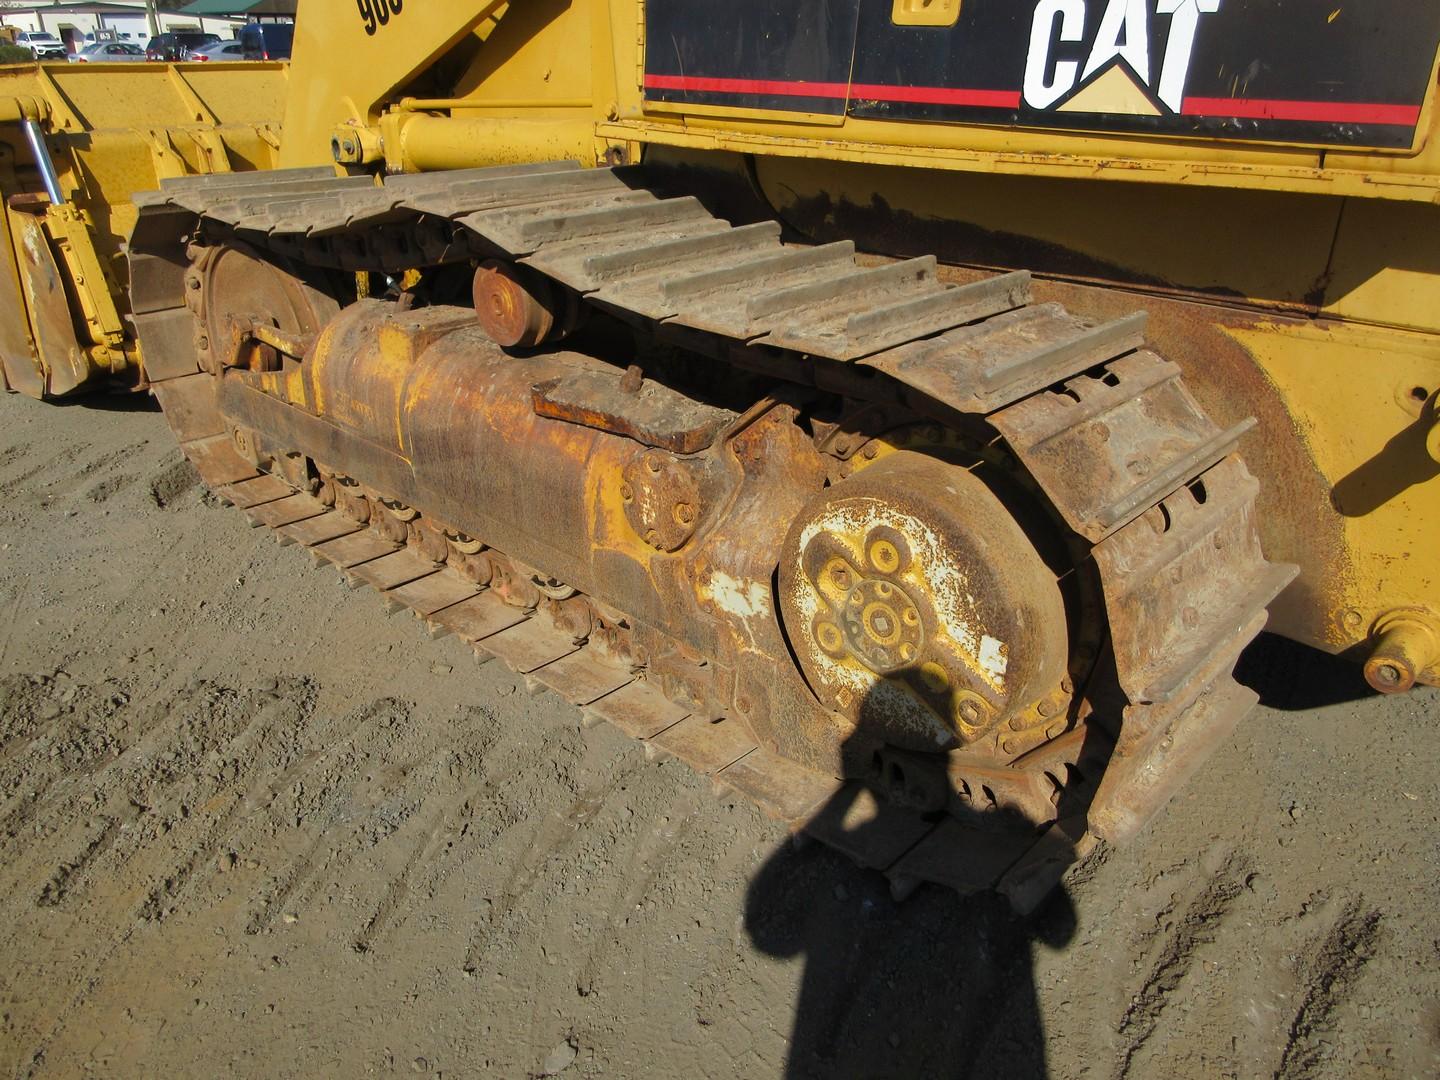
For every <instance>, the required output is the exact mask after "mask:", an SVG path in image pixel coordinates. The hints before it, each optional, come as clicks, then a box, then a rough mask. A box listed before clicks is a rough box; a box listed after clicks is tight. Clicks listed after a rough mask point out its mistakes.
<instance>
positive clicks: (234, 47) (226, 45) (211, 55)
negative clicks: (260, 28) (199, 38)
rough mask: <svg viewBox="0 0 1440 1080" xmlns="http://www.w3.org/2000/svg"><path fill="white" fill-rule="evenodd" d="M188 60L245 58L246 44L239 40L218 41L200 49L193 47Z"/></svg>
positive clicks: (187, 57)
mask: <svg viewBox="0 0 1440 1080" xmlns="http://www.w3.org/2000/svg"><path fill="white" fill-rule="evenodd" d="M185 59H186V60H198V61H202V62H203V61H207V60H244V59H245V46H244V45H242V44H240V42H239V41H236V40H233V39H232V40H230V41H217V42H215V43H214V44H213V45H206V46H204V47H203V48H200V49H191V50H190V54H189V55H188V56H186V57H185Z"/></svg>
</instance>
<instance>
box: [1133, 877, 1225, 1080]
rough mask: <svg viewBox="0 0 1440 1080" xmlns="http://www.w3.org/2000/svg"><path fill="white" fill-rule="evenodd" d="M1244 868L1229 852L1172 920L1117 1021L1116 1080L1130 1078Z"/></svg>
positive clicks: (1213, 935)
mask: <svg viewBox="0 0 1440 1080" xmlns="http://www.w3.org/2000/svg"><path fill="white" fill-rule="evenodd" d="M1248 869H1249V863H1248V860H1247V859H1246V858H1245V857H1244V856H1242V855H1240V854H1238V853H1236V852H1230V853H1229V854H1228V855H1226V856H1225V858H1224V860H1223V862H1221V863H1220V865H1219V866H1218V867H1217V868H1216V869H1215V870H1214V871H1213V872H1212V873H1209V874H1208V875H1206V877H1205V879H1204V885H1203V887H1201V889H1200V891H1199V892H1198V894H1196V895H1195V896H1194V897H1193V898H1192V899H1191V900H1190V902H1189V904H1188V905H1186V907H1185V911H1184V914H1183V915H1180V916H1178V917H1176V918H1174V919H1173V924H1172V926H1171V929H1170V931H1169V934H1168V938H1167V940H1166V942H1165V946H1164V948H1163V949H1162V950H1161V953H1160V956H1159V958H1158V959H1157V960H1156V962H1155V963H1154V965H1153V966H1152V967H1151V969H1150V974H1149V975H1148V976H1147V977H1146V979H1145V981H1144V983H1142V984H1141V987H1140V989H1139V990H1138V991H1137V992H1136V993H1135V995H1134V996H1133V997H1132V998H1131V1000H1130V1005H1129V1007H1128V1008H1127V1009H1126V1010H1125V1013H1124V1015H1123V1016H1122V1017H1121V1019H1120V1023H1119V1025H1118V1028H1117V1031H1118V1033H1119V1035H1120V1038H1121V1041H1122V1047H1121V1050H1120V1060H1119V1062H1118V1064H1117V1067H1116V1069H1115V1076H1116V1077H1117V1080H1124V1078H1125V1077H1127V1076H1129V1075H1130V1070H1131V1068H1132V1066H1133V1065H1134V1063H1135V1060H1136V1055H1137V1054H1139V1053H1140V1051H1141V1049H1142V1048H1143V1047H1144V1046H1145V1044H1146V1043H1147V1042H1148V1041H1149V1039H1150V1038H1151V1036H1153V1035H1154V1034H1155V1032H1156V1031H1157V1030H1158V1029H1159V1028H1160V1024H1161V1020H1162V1019H1163V1015H1164V1013H1165V1009H1166V1007H1167V1006H1168V1005H1169V1004H1170V1003H1171V1001H1172V1000H1173V999H1174V995H1175V992H1176V990H1177V989H1178V988H1179V987H1180V985H1181V983H1182V982H1184V980H1185V977H1186V975H1188V974H1189V972H1190V967H1191V964H1192V962H1193V960H1194V958H1195V954H1196V952H1197V951H1198V950H1199V949H1200V948H1201V946H1203V945H1207V944H1209V943H1211V942H1213V941H1214V940H1215V938H1216V936H1217V934H1219V932H1220V929H1221V927H1222V925H1223V924H1224V921H1225V917H1226V915H1227V914H1228V913H1229V911H1230V907H1231V905H1232V904H1233V903H1234V902H1235V899H1236V898H1237V897H1238V896H1240V894H1241V893H1242V892H1243V891H1244V889H1245V877H1246V873H1247V872H1248ZM1177 906H1178V905H1177ZM1165 914H1170V913H1165Z"/></svg>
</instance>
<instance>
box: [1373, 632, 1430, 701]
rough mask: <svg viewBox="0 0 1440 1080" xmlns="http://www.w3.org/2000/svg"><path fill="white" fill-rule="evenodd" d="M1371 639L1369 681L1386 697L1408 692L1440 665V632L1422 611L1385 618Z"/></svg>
mask: <svg viewBox="0 0 1440 1080" xmlns="http://www.w3.org/2000/svg"><path fill="white" fill-rule="evenodd" d="M1371 640H1373V641H1374V642H1375V650H1374V651H1373V652H1372V653H1371V654H1370V656H1369V658H1368V659H1367V660H1366V661H1365V681H1366V682H1368V683H1369V684H1370V686H1371V687H1372V688H1373V689H1375V690H1377V691H1379V692H1380V693H1382V694H1400V693H1404V692H1405V691H1406V690H1409V689H1410V688H1411V687H1413V686H1414V685H1415V683H1416V682H1417V681H1419V680H1421V679H1423V678H1424V677H1425V674H1426V672H1427V671H1430V670H1433V669H1434V668H1435V667H1436V666H1437V665H1440V630H1437V629H1436V627H1435V626H1434V625H1432V624H1431V623H1430V621H1429V620H1427V619H1425V618H1424V617H1423V616H1422V615H1420V614H1419V613H1418V612H1395V613H1392V614H1389V615H1386V616H1383V617H1382V618H1381V619H1380V620H1379V621H1378V622H1377V623H1376V625H1375V633H1374V634H1373V635H1372V638H1371Z"/></svg>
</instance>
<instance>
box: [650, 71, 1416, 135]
mask: <svg viewBox="0 0 1440 1080" xmlns="http://www.w3.org/2000/svg"><path fill="white" fill-rule="evenodd" d="M645 88H646V89H647V90H695V91H697V92H699V93H707V94H760V95H768V96H773V97H808V98H830V99H835V100H841V101H843V100H845V99H846V98H847V97H854V98H860V99H862V100H865V101H906V102H913V103H915V104H920V105H968V106H971V107H972V108H981V109H1018V108H1019V107H1020V91H1018V90H967V89H963V88H959V87H947V86H880V85H875V84H870V83H856V84H854V85H853V86H847V85H846V84H845V83H827V82H790V81H786V80H782V79H719V78H708V77H704V76H698V75H646V76H645ZM1181 112H1182V114H1183V115H1185V116H1206V117H1229V118H1235V119H1244V120H1302V121H1309V122H1311V123H1321V124H1394V125H1404V126H1408V127H1414V126H1415V125H1416V124H1417V123H1419V122H1420V106H1418V105H1374V104H1366V103H1356V102H1344V101H1265V100H1259V99H1254V98H1201V97H1190V98H1186V99H1185V101H1184V104H1183V107H1182V109H1181Z"/></svg>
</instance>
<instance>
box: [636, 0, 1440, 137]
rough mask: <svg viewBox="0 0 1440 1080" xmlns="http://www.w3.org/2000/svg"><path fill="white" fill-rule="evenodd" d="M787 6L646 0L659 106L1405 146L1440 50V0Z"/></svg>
mask: <svg viewBox="0 0 1440 1080" xmlns="http://www.w3.org/2000/svg"><path fill="white" fill-rule="evenodd" d="M784 7H786V6H785V5H779V4H773V3H770V4H766V3H757V2H754V0H741V2H739V3H738V4H730V5H719V4H715V3H714V2H713V0H649V3H647V5H646V12H647V33H646V40H647V50H646V66H645V81H646V87H645V95H646V98H647V100H651V101H684V102H691V103H697V104H698V103H703V104H710V105H726V104H729V105H734V106H742V107H747V108H761V109H776V110H785V111H791V112H794V111H805V112H828V113H832V114H834V113H839V112H841V111H842V110H843V111H844V112H846V113H848V114H849V115H852V116H856V117H866V118H874V119H893V120H918V121H931V122H944V123H983V124H999V125H1006V126H1020V127H1031V128H1034V127H1042V128H1043V127H1048V128H1059V129H1069V130H1081V131H1114V132H1125V133H1142V134H1157V135H1159V134H1169V135H1188V136H1201V137H1216V138H1227V139H1251V140H1268V141H1278V142H1306V143H1319V144H1330V145H1340V146H1374V147H1385V148H1403V147H1408V146H1410V145H1411V144H1412V143H1413V141H1414V138H1415V129H1416V126H1417V124H1418V122H1419V117H1420V112H1421V108H1422V106H1423V104H1424V101H1425V95H1426V92H1427V90H1428V89H1429V86H1430V82H1431V75H1432V72H1433V70H1434V64H1435V56H1436V50H1437V47H1440V2H1436V0H1370V2H1368V3H1366V4H1363V5H1342V4H1337V3H1319V2H1316V0H965V2H964V4H963V6H962V7H961V13H960V18H959V21H958V22H957V23H956V25H954V26H951V27H901V26H895V25H894V24H893V23H892V22H891V19H890V15H891V7H892V4H891V0H850V2H848V3H846V2H841V0H834V2H831V3H820V4H792V5H789V6H788V7H789V10H781V9H782V8H784ZM852 19H853V20H854V21H853V22H851V21H850V20H852ZM856 42H858V46H857V47H855V49H854V54H853V66H852V65H851V64H850V57H849V56H848V55H846V52H845V50H846V48H847V43H856ZM847 68H848V69H849V70H848V73H847Z"/></svg>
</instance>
